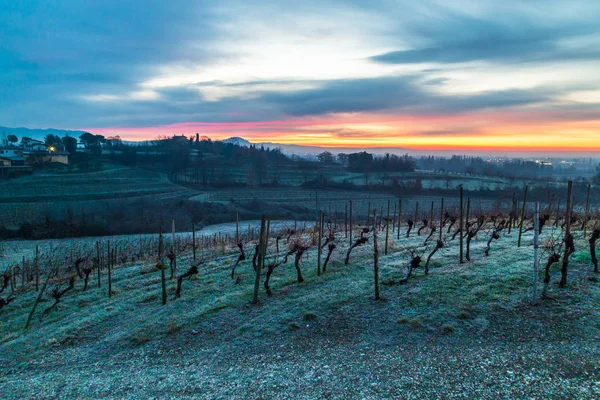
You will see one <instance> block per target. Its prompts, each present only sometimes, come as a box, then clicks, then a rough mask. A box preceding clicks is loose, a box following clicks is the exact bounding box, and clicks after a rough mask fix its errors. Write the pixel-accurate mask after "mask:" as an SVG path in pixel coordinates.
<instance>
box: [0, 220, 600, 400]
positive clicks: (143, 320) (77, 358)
mask: <svg viewBox="0 0 600 400" xmlns="http://www.w3.org/2000/svg"><path fill="white" fill-rule="evenodd" d="M404 230H405V228H404V227H403V232H404ZM513 232H514V231H513ZM550 234H551V229H549V228H548V229H546V230H545V232H544V235H543V237H547V236H548V235H550ZM358 235H359V229H356V230H355V233H354V237H355V238H356V237H358ZM488 235H489V234H488V233H487V232H486V231H481V232H480V236H479V237H478V238H477V239H476V240H474V242H473V243H472V248H471V259H472V261H471V262H465V263H464V264H459V263H458V239H456V240H454V241H450V240H449V237H448V238H447V240H446V247H445V248H443V249H441V250H439V251H438V253H436V255H435V256H434V257H433V259H432V262H431V265H430V272H429V275H428V276H424V274H423V269H422V268H419V269H417V270H416V271H415V272H414V275H413V276H412V277H411V278H410V279H409V280H408V282H407V283H406V284H400V283H399V281H400V280H401V279H402V278H403V277H404V276H405V273H406V265H407V264H408V261H409V259H410V255H409V254H408V252H407V251H406V249H407V248H408V247H410V246H416V245H417V244H422V243H423V241H424V239H425V236H424V235H421V236H417V235H416V234H411V238H409V239H406V238H405V236H404V235H401V238H400V240H397V239H396V235H391V236H392V238H390V243H389V253H388V254H387V255H384V254H383V249H384V243H383V240H384V238H385V234H384V232H382V233H380V234H379V235H378V237H379V239H380V242H379V249H380V253H381V254H380V259H379V265H380V282H381V295H382V300H381V301H377V302H376V301H374V299H373V264H372V252H373V248H372V246H371V244H370V242H371V241H372V236H371V234H369V243H368V244H367V245H364V246H360V247H358V248H356V249H355V250H354V251H353V253H352V256H351V259H350V265H349V266H345V265H344V264H343V259H344V257H345V254H346V249H347V248H348V245H349V240H348V239H347V238H345V237H344V233H343V232H341V233H338V234H337V245H338V247H337V249H336V250H335V251H334V253H333V255H332V257H331V260H330V263H329V265H328V266H327V273H326V274H323V275H321V276H317V273H316V250H315V249H314V247H313V248H311V250H309V251H307V252H306V253H305V255H304V256H303V258H302V261H301V267H302V272H303V275H304V279H305V282H304V283H302V284H298V283H297V282H296V270H295V268H294V266H293V256H292V257H290V259H289V261H288V263H287V264H285V265H280V266H278V267H277V268H276V269H275V272H274V274H273V277H272V279H271V284H270V285H271V288H272V290H273V296H272V297H267V296H266V295H265V292H264V288H263V286H262V281H263V280H264V278H263V279H261V287H260V289H261V290H260V304H259V305H258V306H251V305H249V301H250V300H251V298H252V291H253V284H254V276H255V274H254V271H253V269H252V265H251V258H252V250H251V249H253V247H254V243H248V244H246V246H245V247H246V253H247V260H246V261H244V262H242V263H241V265H240V266H238V268H237V270H236V276H237V277H238V279H237V280H236V279H234V280H232V279H231V278H230V272H231V267H232V265H233V263H234V262H235V260H236V258H237V254H238V253H237V251H236V250H235V249H228V250H227V251H226V254H225V255H221V254H215V256H214V257H207V258H206V262H205V263H204V264H203V265H202V266H201V267H200V274H199V275H198V276H196V277H193V278H192V279H190V280H186V281H184V283H183V292H182V297H181V298H180V299H174V291H175V281H174V280H173V281H169V283H168V291H169V301H168V303H167V305H166V306H162V305H161V303H160V302H161V293H160V272H159V271H158V270H156V269H155V268H154V266H153V264H152V263H151V262H143V263H127V264H125V265H119V266H118V267H117V268H116V269H115V271H114V275H113V296H112V298H111V299H109V298H108V297H107V292H106V290H107V285H106V275H105V273H104V274H103V282H102V288H100V289H98V288H97V287H96V279H95V275H93V276H92V278H91V283H90V288H89V289H88V290H87V291H86V292H82V283H81V282H77V283H76V289H75V290H74V291H72V292H69V293H68V294H67V295H65V297H64V298H63V300H62V301H61V304H60V305H59V306H57V307H56V308H55V309H54V310H53V311H51V312H50V314H49V315H48V316H47V317H46V318H45V319H44V321H43V322H39V320H38V318H37V315H36V316H35V317H34V320H33V324H32V327H31V329H30V330H29V331H28V332H23V327H24V325H25V320H26V317H27V313H28V312H29V310H30V308H31V305H32V303H33V301H34V298H35V295H36V294H35V292H33V291H30V292H28V293H26V294H22V295H19V296H18V298H17V301H15V302H14V303H12V304H10V305H9V306H8V307H6V308H4V309H3V310H1V311H0V318H1V321H2V322H1V325H0V347H1V349H2V351H1V352H0V354H1V355H0V359H2V360H3V361H4V362H5V363H8V364H9V365H13V366H21V367H23V368H25V370H28V368H29V367H27V365H29V366H30V367H31V368H34V367H32V366H33V365H38V364H39V365H47V363H48V362H50V361H47V360H48V357H49V359H51V360H55V358H56V357H61V356H60V355H61V354H62V357H72V359H73V360H74V361H73V362H74V363H75V364H77V365H87V364H86V363H89V362H91V361H90V360H96V361H94V362H101V360H109V359H112V358H114V357H117V355H118V354H125V353H126V354H134V355H135V356H133V357H134V359H135V357H141V356H140V354H142V353H144V352H146V353H147V352H148V351H150V352H152V354H154V355H153V357H158V356H157V355H156V354H155V353H154V352H155V350H156V349H159V348H163V347H164V346H168V347H169V348H171V346H174V347H173V348H179V350H178V351H175V353H174V354H177V353H178V352H180V353H181V352H184V353H185V354H188V356H189V357H191V358H190V360H194V359H195V360H196V362H202V363H205V362H208V361H200V360H199V358H202V359H203V360H204V358H205V357H209V358H210V357H212V358H210V359H211V360H212V359H214V360H220V361H219V363H222V365H227V366H228V367H227V368H229V367H231V368H239V365H237V364H230V361H227V360H228V359H227V358H223V359H222V358H221V357H222V356H220V355H219V352H220V351H223V352H228V351H234V350H235V351H237V352H238V353H239V354H246V353H247V352H250V351H255V350H256V349H259V348H263V346H266V347H264V349H263V350H261V351H264V352H266V353H270V352H271V350H269V349H270V348H271V347H272V346H274V347H275V348H278V347H279V346H280V345H281V346H292V347H293V346H300V348H299V349H297V351H299V352H300V353H298V354H301V353H302V351H303V350H301V349H302V348H303V347H302V346H304V344H303V343H306V346H307V348H309V347H311V346H310V345H309V344H308V343H310V342H313V341H316V342H321V341H332V344H331V347H332V348H338V349H339V350H340V351H342V352H343V348H344V343H345V344H346V346H347V348H348V349H353V351H360V352H369V351H370V350H369V349H370V348H372V346H377V345H378V346H381V345H383V344H384V343H385V344H386V345H390V346H391V345H392V344H393V343H404V344H402V346H404V347H402V348H403V349H406V348H410V347H411V346H412V344H413V343H415V342H416V343H421V344H423V343H437V342H438V341H442V343H444V342H443V341H448V340H449V341H451V342H452V343H454V344H453V345H452V346H458V347H464V346H467V347H468V346H469V343H479V345H481V341H486V340H487V341H490V342H494V343H497V345H498V346H499V347H500V348H502V347H506V346H509V343H521V342H523V341H525V342H526V343H527V344H528V345H531V346H533V347H534V349H536V350H534V353H535V351H539V352H540V354H546V353H544V352H545V351H547V350H548V348H547V347H548V346H549V345H550V344H553V345H554V344H555V343H563V342H564V341H572V343H573V345H576V344H577V343H581V344H582V345H584V344H586V343H587V342H588V340H590V339H592V338H594V337H595V336H596V335H597V333H598V331H599V330H600V326H599V323H598V311H597V310H598V309H599V308H598V306H600V298H599V292H598V283H597V282H596V281H595V280H594V277H593V274H592V273H591V269H592V267H591V265H589V258H588V257H587V255H586V252H587V246H586V242H585V240H584V238H582V237H581V234H579V233H577V234H576V249H577V251H576V253H575V254H574V255H573V256H572V258H571V264H570V265H571V266H570V272H569V286H568V287H567V288H566V289H559V288H558V287H557V286H556V285H555V284H554V283H553V284H552V285H551V287H550V291H549V293H550V298H549V299H543V300H540V302H539V305H537V306H532V305H531V304H530V303H531V288H532V279H533V276H532V270H533V246H532V233H531V232H528V233H526V234H524V236H523V245H522V246H521V248H517V247H516V232H514V233H512V234H511V235H510V236H508V235H503V236H502V237H501V239H500V240H497V241H494V242H493V244H492V250H491V252H490V256H489V257H485V256H484V254H483V251H484V248H485V245H486V243H485V242H486V241H487V236H488ZM433 245H434V244H433V243H431V244H429V245H428V246H427V247H426V249H425V251H424V258H426V256H427V255H428V253H429V252H430V251H431V249H432V246H433ZM280 247H281V253H283V252H284V251H285V250H286V245H285V239H283V240H282V241H281V243H280ZM274 251H275V250H274V239H272V240H271V246H270V249H269V260H268V261H270V260H271V259H272V258H273V257H275V256H276V255H275V254H274ZM325 254H326V252H324V255H323V259H324V258H325ZM544 261H545V260H544V259H543V260H542V262H541V266H540V277H539V280H538V283H539V289H538V293H541V288H542V279H543V264H544ZM423 264H424V262H423ZM190 265H191V252H186V253H185V254H181V255H180V258H179V260H178V270H179V271H180V272H182V271H184V270H185V269H187V267H189V266H190ZM552 273H553V279H552V281H553V282H554V281H556V280H557V277H558V275H559V266H558V265H555V266H554V267H553V269H552ZM590 278H591V279H590ZM44 299H45V301H44V302H43V303H42V304H40V306H39V308H38V312H37V314H38V315H39V313H41V311H42V310H43V309H45V308H46V307H47V306H49V304H51V303H50V301H49V300H48V298H47V296H44ZM413 341H415V342H413ZM203 343H204V344H203ZM208 343H210V346H214V350H209V349H207V348H206V347H205V346H209V345H208ZM333 343H335V345H334V344H333ZM537 343H539V344H537ZM479 345H477V346H479ZM197 346H201V347H202V349H200V348H198V349H197V352H198V353H197V354H196V356H193V354H194V349H195V348H196V347H197ZM210 346H209V347H210ZM339 346H341V347H339ZM419 346H420V345H419ZM427 346H429V344H428V345H427ZM535 346H539V347H535ZM442 347H443V346H442ZM458 347H457V348H458ZM509 347H510V346H509ZM144 349H146V350H144ZM225 349H226V350H225ZM313 350H314V349H313ZM188 351H189V352H190V353H188ZM306 351H308V350H306ZM394 351H395V350H394ZM403 351H404V350H403ZM422 351H423V352H425V353H429V352H432V349H431V348H430V347H427V349H423V350H422ZM440 351H441V352H442V353H446V352H448V351H450V350H449V349H446V348H445V347H444V348H443V349H442V350H440ZM477 351H479V350H476V351H475V353H477ZM528 351H530V350H528ZM548 351H550V350H548ZM433 353H435V352H433ZM433 353H432V355H430V357H434V356H433ZM467 353H468V351H467ZM475 353H474V355H473V357H475V356H476V354H475ZM252 354H254V353H252ZM311 354H316V353H306V357H309V358H310V357H311ZM548 354H549V353H548ZM530 356H531V354H529V353H528V355H527V357H530ZM144 357H147V356H144ZM186 357H187V356H186ZM232 357H233V356H232ZM236 357H237V356H236ZM294 357H300V356H299V355H296V356H294ZM302 357H304V356H302ZM315 357H317V356H315ZM324 357H325V356H324ZM327 357H329V356H327ZM336 357H343V356H342V355H337V356H336ZM456 357H459V358H461V357H462V358H464V357H468V354H460V355H457V356H456ZM507 357H508V356H507ZM548 357H550V355H549V356H548ZM553 357H554V356H553ZM566 357H567V358H569V355H568V354H567V355H566ZM590 357H592V360H595V361H592V363H593V364H594V363H595V362H596V361H598V359H597V358H595V357H596V355H595V354H591V355H590ZM176 359H177V358H174V359H173V360H176ZM338 359H339V358H338ZM98 360H100V361H98ZM140 360H141V359H140ZM474 360H475V359H474ZM238 361H239V360H238ZM320 361H322V360H320V359H319V358H315V359H313V361H312V362H313V363H320ZM438 361H439V360H438ZM131 362H134V361H131ZM140 362H141V361H140ZM165 362H166V361H165ZM168 362H171V361H168ZM215 362H216V361H215ZM273 362H276V361H275V360H273ZM431 362H433V361H432V360H429V359H427V361H423V363H425V364H428V363H431ZM436 362H437V361H436ZM465 362H466V361H465ZM473 362H476V361H473ZM502 362H504V361H502ZM536 362H537V361H536ZM565 362H566V361H565ZM78 363H79V364H78ZM423 363H421V364H419V365H421V366H422V367H424V365H425V364H423ZM507 363H508V362H507ZM142 364H143V363H142ZM215 365H221V364H215ZM506 365H507V366H506V368H508V364H506ZM594 365H596V364H594ZM219 368H220V367H219ZM353 368H360V366H358V367H357V366H355V367H353ZM514 368H517V369H518V365H517V366H515V367H514ZM556 368H557V371H559V372H560V371H563V369H561V368H564V369H569V368H572V365H568V363H567V364H565V366H563V367H561V366H557V367H556ZM582 368H583V367H582ZM585 368H588V367H585ZM590 368H592V370H593V371H597V370H595V369H594V368H596V367H590ZM528 371H529V370H528ZM355 372H356V373H358V371H355V370H350V371H349V372H348V373H355ZM248 373H250V372H248V371H246V372H243V373H241V374H242V375H241V376H245V375H244V374H248ZM363 373H364V371H363ZM440 373H441V372H440ZM447 373H449V374H452V372H450V371H449V372H447ZM523 373H525V372H523ZM561 373H562V372H561ZM225 375H227V374H226V373H224V375H223V376H225ZM534 375H535V374H534ZM577 376H579V375H577ZM230 379H233V380H234V381H235V379H236V378H232V377H230ZM240 379H241V378H240ZM310 379H312V378H310ZM0 382H1V381H0ZM279 382H280V381H279ZM229 383H230V382H229ZM229 383H228V384H229ZM32 393H35V392H32ZM266 393H267V394H268V393H269V392H268V391H267V392H266ZM274 393H275V392H274ZM471 393H475V392H471ZM561 393H562V392H561ZM581 393H584V392H581ZM88 395H90V394H88ZM380 395H382V394H381V393H380ZM115 396H117V397H118V393H117V394H116V395H115ZM226 397H227V396H226ZM267 397H269V396H267ZM272 397H276V396H272ZM375 397H377V396H375Z"/></svg>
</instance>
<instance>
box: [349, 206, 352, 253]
mask: <svg viewBox="0 0 600 400" xmlns="http://www.w3.org/2000/svg"><path fill="white" fill-rule="evenodd" d="M348 233H349V235H348V236H349V237H350V244H349V246H352V200H350V214H348Z"/></svg>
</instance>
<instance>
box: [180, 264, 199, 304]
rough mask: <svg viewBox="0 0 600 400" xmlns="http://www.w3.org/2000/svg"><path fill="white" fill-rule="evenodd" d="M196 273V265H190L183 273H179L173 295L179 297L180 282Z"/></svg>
mask: <svg viewBox="0 0 600 400" xmlns="http://www.w3.org/2000/svg"><path fill="white" fill-rule="evenodd" d="M197 274H198V265H192V266H191V267H190V269H188V270H187V272H186V273H185V274H182V275H179V276H178V277H177V289H176V290H175V297H176V298H179V297H180V296H181V284H182V282H183V280H184V279H185V278H189V277H191V276H192V275H197Z"/></svg>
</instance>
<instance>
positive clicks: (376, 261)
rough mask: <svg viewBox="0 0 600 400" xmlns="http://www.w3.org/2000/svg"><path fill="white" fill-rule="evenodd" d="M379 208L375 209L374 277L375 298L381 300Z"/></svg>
mask: <svg viewBox="0 0 600 400" xmlns="http://www.w3.org/2000/svg"><path fill="white" fill-rule="evenodd" d="M376 217H377V210H373V279H374V281H375V300H379V250H378V248H377V227H376V226H375V225H376V223H377V222H376V221H377V218H376Z"/></svg>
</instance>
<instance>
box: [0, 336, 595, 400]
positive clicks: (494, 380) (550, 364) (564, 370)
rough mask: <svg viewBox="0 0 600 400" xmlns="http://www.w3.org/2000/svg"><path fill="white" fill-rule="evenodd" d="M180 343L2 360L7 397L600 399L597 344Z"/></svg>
mask: <svg viewBox="0 0 600 400" xmlns="http://www.w3.org/2000/svg"><path fill="white" fill-rule="evenodd" d="M178 336H179V338H177V339H176V340H168V341H161V342H158V341H157V342H156V343H155V342H150V343H148V344H146V345H142V346H139V347H136V348H133V349H129V350H126V351H122V352H120V353H118V354H114V352H113V351H108V350H106V351H103V349H101V348H97V347H95V346H88V347H78V348H71V349H56V350H52V351H50V352H48V353H47V354H45V355H43V356H42V357H40V358H39V359H36V360H32V361H30V362H29V363H25V364H23V365H21V366H19V367H16V368H15V367H14V366H15V365H18V363H17V362H14V361H10V360H9V359H7V358H6V357H5V356H6V354H4V355H3V357H2V358H3V359H4V360H3V363H2V364H3V374H2V377H1V378H0V387H1V388H2V396H1V397H2V398H4V399H18V398H36V399H40V398H44V399H45V398H128V399H129V398H131V399H135V398H160V399H163V398H164V399H167V398H201V399H290V398H293V399H323V398H331V399H381V398H398V399H424V398H432V399H435V398H464V399H473V398H478V399H494V398H497V399H514V398H527V399H534V398H544V399H549V398H556V399H564V398H579V399H593V398H599V397H600V375H599V364H598V361H599V360H600V358H599V348H598V343H597V341H596V340H594V341H589V342H584V343H581V342H578V343H577V344H575V343H572V342H544V338H537V339H533V340H529V341H526V342H522V343H518V342H501V343H497V344H494V343H492V342H490V341H489V340H476V339H470V340H466V341H465V339H464V338H460V337H450V336H442V337H439V336H438V337H433V336H430V337H427V336H422V337H420V336H419V335H409V336H408V337H403V338H386V339H381V338H378V337H372V338H369V337H365V336H361V337H355V338H351V339H350V340H347V339H344V338H339V339H333V340H330V339H328V338H325V337H322V336H316V337H312V338H311V337H310V335H294V334H288V335H281V336H280V337H278V338H272V339H269V340H265V339H262V338H261V339H258V340H245V341H244V340H239V341H236V340H235V339H234V338H232V339H234V342H232V343H221V344H215V343H211V342H213V340H208V341H205V340H203V338H202V337H201V335H198V334H193V333H192V332H182V333H181V334H180V335H178ZM413 336H414V337H413ZM292 339H293V340H292Z"/></svg>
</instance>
